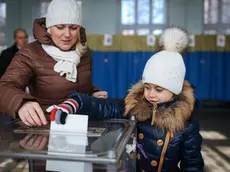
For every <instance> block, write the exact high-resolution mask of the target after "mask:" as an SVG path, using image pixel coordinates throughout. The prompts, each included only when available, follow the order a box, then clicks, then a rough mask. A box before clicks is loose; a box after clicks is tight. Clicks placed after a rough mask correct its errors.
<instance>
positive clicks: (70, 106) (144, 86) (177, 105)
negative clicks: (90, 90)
mask: <svg viewBox="0 0 230 172" xmlns="http://www.w3.org/2000/svg"><path fill="white" fill-rule="evenodd" d="M160 44H161V45H162V47H163V50H162V51H160V52H158V53H156V54H154V55H153V56H152V57H151V58H150V59H149V60H148V61H147V63H146V65H145V68H144V71H143V75H142V81H140V82H139V83H137V84H135V85H134V86H133V87H132V88H131V89H130V90H129V93H128V95H127V96H126V97H125V100H124V102H123V103H122V102H114V101H112V100H111V99H102V98H95V97H90V96H88V95H85V94H81V93H78V92H73V93H71V94H70V96H69V99H67V100H65V101H64V103H62V104H60V105H55V106H50V107H49V108H48V109H47V111H48V112H50V120H51V121H53V122H56V123H57V124H59V125H65V119H66V117H68V114H69V113H71V114H75V113H77V114H85V115H89V119H91V120H92V119H93V120H105V119H108V118H122V117H125V118H126V117H128V116H135V117H136V120H137V136H138V137H137V138H136V139H137V144H136V147H137V151H136V152H137V161H136V162H137V170H136V171H138V172H150V171H151V172H161V171H162V172H163V171H164V172H180V171H185V172H203V171H204V161H203V158H202V154H201V144H202V137H201V135H200V133H199V131H200V129H199V124H198V122H197V121H196V119H195V117H194V116H193V115H192V112H193V110H194V102H195V98H194V94H193V88H192V86H191V85H190V83H189V82H188V81H185V80H184V78H185V71H186V67H185V64H184V60H183V57H182V55H181V54H180V53H181V52H183V51H184V49H185V48H186V47H187V45H188V36H187V34H186V33H185V32H184V31H182V30H180V29H178V28H168V29H166V30H165V31H164V32H163V34H162V35H161V38H160ZM134 149H135V147H134Z"/></svg>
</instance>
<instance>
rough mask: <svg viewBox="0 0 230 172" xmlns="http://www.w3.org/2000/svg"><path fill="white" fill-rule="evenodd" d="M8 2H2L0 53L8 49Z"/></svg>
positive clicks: (0, 9) (0, 10) (0, 2)
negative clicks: (6, 31)
mask: <svg viewBox="0 0 230 172" xmlns="http://www.w3.org/2000/svg"><path fill="white" fill-rule="evenodd" d="M5 28H6V2H5V1H0V52H2V50H4V49H6V48H7V45H6V34H5Z"/></svg>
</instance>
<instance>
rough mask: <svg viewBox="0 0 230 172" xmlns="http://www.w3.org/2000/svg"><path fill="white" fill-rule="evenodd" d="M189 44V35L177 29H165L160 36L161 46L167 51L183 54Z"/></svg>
mask: <svg viewBox="0 0 230 172" xmlns="http://www.w3.org/2000/svg"><path fill="white" fill-rule="evenodd" d="M188 42H189V40H188V35H187V33H186V32H185V31H183V30H182V29H179V28H176V27H172V28H168V29H165V30H164V32H163V33H162V35H161V36H160V46H162V47H163V49H164V50H166V51H174V52H178V53H181V52H183V50H184V49H185V48H186V47H187V46H188Z"/></svg>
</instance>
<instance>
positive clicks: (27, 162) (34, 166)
mask: <svg viewBox="0 0 230 172" xmlns="http://www.w3.org/2000/svg"><path fill="white" fill-rule="evenodd" d="M76 125H78V124H76ZM135 125H136V123H135V120H126V119H110V120H106V121H90V122H89V123H88V132H87V134H86V135H82V134H79V133H76V132H51V131H50V124H48V125H46V126H41V127H28V126H26V125H25V124H23V123H22V122H21V121H13V122H12V123H10V124H7V125H1V126H0V159H1V160H3V161H2V162H1V161H0V171H4V170H6V171H15V170H16V171H20V172H24V171H25V172H26V171H29V172H44V171H50V172H52V171H53V172H55V171H60V172H97V171H98V172H103V171H106V172H115V171H127V172H129V171H130V172H135V167H136V126H135ZM4 160H5V162H4ZM4 163H5V164H4ZM10 163H11V165H8V164H10ZM4 165H5V166H4ZM7 165H8V166H9V167H7ZM7 168H8V169H7ZM9 168H11V169H9Z"/></svg>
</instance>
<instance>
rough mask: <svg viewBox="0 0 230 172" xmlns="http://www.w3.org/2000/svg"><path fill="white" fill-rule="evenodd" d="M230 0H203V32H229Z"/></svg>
mask: <svg viewBox="0 0 230 172" xmlns="http://www.w3.org/2000/svg"><path fill="white" fill-rule="evenodd" d="M229 9H230V0H204V34H229V30H230V26H229V24H230V13H229Z"/></svg>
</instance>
